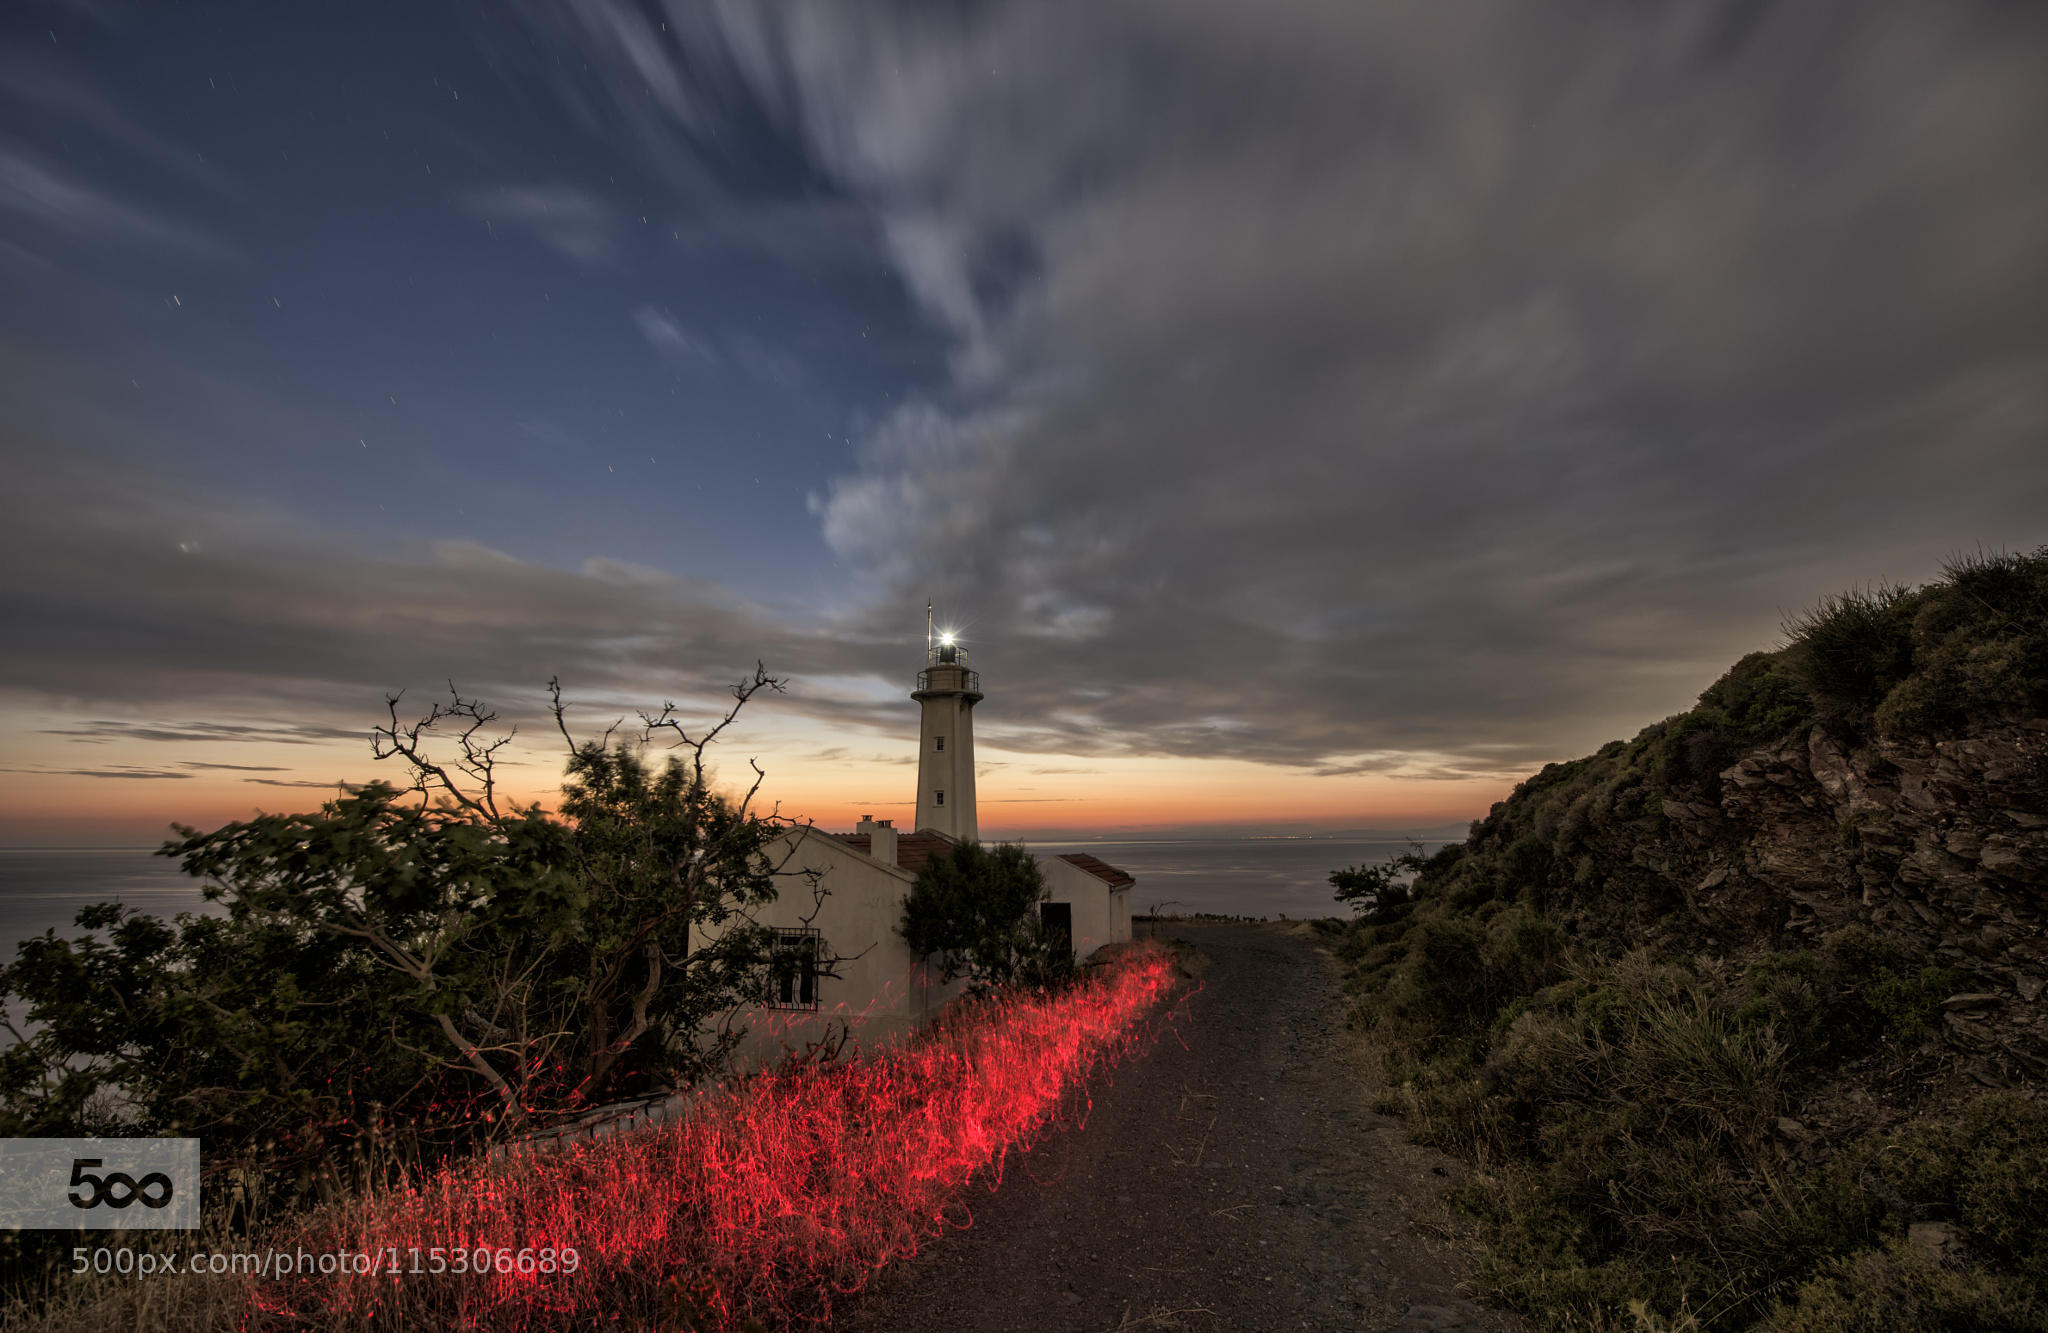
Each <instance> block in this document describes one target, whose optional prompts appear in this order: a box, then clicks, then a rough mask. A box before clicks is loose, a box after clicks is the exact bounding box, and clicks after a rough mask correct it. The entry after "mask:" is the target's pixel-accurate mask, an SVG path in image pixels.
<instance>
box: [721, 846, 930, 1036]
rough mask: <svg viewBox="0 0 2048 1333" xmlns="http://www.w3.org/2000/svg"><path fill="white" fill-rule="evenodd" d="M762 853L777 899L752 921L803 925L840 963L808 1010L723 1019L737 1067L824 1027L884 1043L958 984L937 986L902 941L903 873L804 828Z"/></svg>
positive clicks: (768, 1010)
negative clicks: (736, 1031)
mask: <svg viewBox="0 0 2048 1333" xmlns="http://www.w3.org/2000/svg"><path fill="white" fill-rule="evenodd" d="M768 855H769V858H770V861H771V863H774V864H778V865H780V867H781V873H780V874H779V875H778V876H777V879H776V889H777V897H776V900H775V901H774V902H773V903H770V904H768V905H766V906H764V907H761V908H758V909H756V910H755V912H754V914H753V919H754V921H755V922H756V923H757V924H759V925H763V926H774V927H781V928H785V929H795V928H797V927H799V926H803V925H806V924H808V925H809V926H810V927H812V928H813V929H815V930H817V931H818V933H819V936H820V939H821V941H822V947H823V949H824V951H825V952H826V953H827V954H829V955H837V956H838V957H839V959H840V960H841V961H840V962H839V963H838V965H837V971H838V973H839V975H838V976H836V977H820V978H819V980H818V1005H817V1008H816V1009H815V1010H793V1009H779V1008H774V1007H770V1006H765V1005H764V1006H748V1007H745V1008H742V1009H739V1010H736V1011H734V1012H733V1013H732V1014H731V1015H730V1016H729V1019H728V1020H727V1021H728V1022H729V1023H730V1024H731V1025H732V1026H734V1027H742V1028H745V1029H746V1030H747V1035H746V1037H745V1038H744V1039H743V1040H742V1042H741V1044H740V1046H739V1048H738V1050H737V1051H736V1059H737V1062H738V1063H739V1064H741V1065H742V1066H754V1065H758V1064H761V1063H764V1062H769V1061H773V1060H775V1059H777V1058H779V1057H780V1056H781V1055H782V1054H783V1052H784V1051H785V1049H790V1050H801V1049H802V1048H804V1047H805V1046H807V1045H810V1044H811V1043H813V1042H815V1041H819V1040H821V1039H823V1038H825V1037H826V1036H828V1035H829V1034H831V1033H834V1032H849V1033H851V1035H852V1037H853V1039H854V1040H855V1041H856V1042H857V1043H858V1044H860V1045H862V1046H874V1045H883V1044H887V1043H889V1042H891V1041H895V1040H898V1039H900V1038H901V1037H903V1036H904V1035H906V1034H907V1033H909V1032H913V1031H915V1030H916V1029H917V1028H919V1027H921V1026H923V1025H924V1024H925V1023H926V1022H928V1021H929V1020H930V1019H931V1018H932V1016H933V1015H935V1014H937V1013H938V1011H939V1010H940V1009H942V1008H944V1007H945V1005H946V1003H947V1002H948V1001H949V1000H951V999H952V998H953V997H954V996H955V995H957V994H959V993H960V991H961V990H962V988H963V987H962V984H961V983H959V982H954V983H952V984H950V985H942V984H940V983H939V982H938V980H937V977H936V976H935V975H934V974H933V973H932V972H931V971H930V969H928V968H926V967H925V965H924V963H923V962H922V961H921V960H919V959H917V958H914V957H912V956H911V952H910V946H909V945H907V944H905V943H904V942H903V935H902V932H901V931H900V930H899V929H898V927H899V926H900V925H901V924H902V921H903V899H904V895H906V894H907V893H909V891H910V886H911V885H912V884H913V883H914V882H915V881H916V877H915V876H914V875H912V874H910V872H908V871H906V870H903V869H900V868H899V867H897V866H894V865H885V864H883V863H882V862H879V861H876V860H874V859H872V858H871V857H869V856H867V855H866V854H865V853H862V852H860V851H857V850H855V849H854V848H852V847H849V846H847V845H846V844H845V843H843V842H841V841H839V840H838V839H837V838H833V837H830V836H828V835H826V834H823V833H819V832H816V831H814V830H810V829H799V830H797V831H795V832H793V833H790V834H786V835H784V836H783V837H782V838H779V839H777V840H776V841H775V842H774V843H773V844H771V845H770V847H769V848H768ZM806 870H815V871H820V872H822V874H821V875H820V877H819V880H818V887H819V888H820V889H823V890H825V891H826V892H825V893H824V895H823V897H822V899H815V900H814V894H813V891H812V888H811V885H810V883H809V881H808V880H807V879H806V878H805V876H804V874H803V873H802V872H804V871H806ZM806 917H809V918H811V919H810V920H809V922H808V923H807V922H806V921H805V918H806Z"/></svg>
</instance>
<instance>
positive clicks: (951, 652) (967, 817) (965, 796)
mask: <svg viewBox="0 0 2048 1333" xmlns="http://www.w3.org/2000/svg"><path fill="white" fill-rule="evenodd" d="M924 624H925V650H924V658H925V667H924V670H922V671H920V672H918V673H917V688H916V689H915V690H913V691H911V694H910V697H911V698H913V699H915V700H917V702H918V703H919V705H921V706H922V707H923V709H924V723H923V726H922V727H921V728H920V729H919V731H920V734H919V736H918V741H917V831H918V832H920V833H924V832H933V833H943V834H945V835H946V836H947V837H949V838H952V839H954V840H955V841H957V842H977V841H979V840H980V836H981V835H980V833H979V832H978V831H977V829H976V827H975V822H974V706H975V705H976V704H978V703H980V702H981V675H980V673H978V672H974V671H969V670H968V669H967V650H966V649H965V648H963V647H961V646H960V645H959V644H957V643H955V642H954V641H953V636H952V634H951V633H943V634H934V633H933V631H932V608H931V605H930V604H929V603H927V604H926V605H925V608H924Z"/></svg>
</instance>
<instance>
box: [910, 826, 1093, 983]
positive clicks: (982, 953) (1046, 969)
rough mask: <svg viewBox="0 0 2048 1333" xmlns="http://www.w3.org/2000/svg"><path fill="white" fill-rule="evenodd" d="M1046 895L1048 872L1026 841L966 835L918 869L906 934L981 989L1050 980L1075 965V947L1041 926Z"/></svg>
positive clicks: (947, 971)
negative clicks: (989, 843)
mask: <svg viewBox="0 0 2048 1333" xmlns="http://www.w3.org/2000/svg"><path fill="white" fill-rule="evenodd" d="M1044 897H1045V877H1044V876H1043V875H1041V874H1040V873H1039V870H1038V863H1037V862H1035V861H1033V860H1032V859H1031V854H1030V853H1029V852H1027V851H1025V850H1024V848H1023V847H1021V846H1019V845H1017V844H1015V843H1003V844H1002V845H1000V846H997V847H993V848H989V847H983V846H982V845H981V844H980V843H978V842H965V843H961V844H960V845H959V846H957V847H955V848H953V849H952V851H950V852H948V853H946V854H945V855H943V856H934V857H932V858H931V859H930V860H928V861H926V862H925V863H924V867H923V868H922V869H921V870H919V871H918V872H917V882H916V883H915V884H913V885H911V887H910V892H909V893H908V894H907V895H905V897H904V899H903V924H902V930H903V938H904V940H905V942H907V943H908V944H909V945H910V949H911V952H912V953H915V954H919V955H927V956H929V955H936V956H937V957H938V959H939V963H940V967H941V969H942V973H943V975H944V977H945V979H946V980H948V981H952V980H953V979H955V978H956V977H963V976H964V977H967V978H968V979H969V980H970V981H971V982H972V983H973V985H974V987H975V988H976V989H977V990H987V989H990V988H992V987H995V986H1002V985H1007V984H1009V983H1011V982H1014V981H1023V982H1025V983H1026V984H1045V983H1047V982H1050V981H1052V980H1055V979H1057V978H1059V977H1063V976H1065V975H1068V974H1070V973H1071V971H1072V963H1073V955H1072V953H1071V951H1070V950H1069V949H1067V948H1065V947H1063V946H1062V945H1061V944H1060V943H1059V942H1058V941H1055V940H1052V939H1049V938H1048V937H1047V936H1046V935H1045V934H1044V932H1043V931H1042V929H1041V928H1040V925H1039V919H1038V912H1037V909H1038V904H1039V901H1040V900H1041V899H1043V898H1044ZM1060 954H1064V955H1065V958H1064V960H1062V959H1061V958H1060V957H1058V956H1057V955H1060Z"/></svg>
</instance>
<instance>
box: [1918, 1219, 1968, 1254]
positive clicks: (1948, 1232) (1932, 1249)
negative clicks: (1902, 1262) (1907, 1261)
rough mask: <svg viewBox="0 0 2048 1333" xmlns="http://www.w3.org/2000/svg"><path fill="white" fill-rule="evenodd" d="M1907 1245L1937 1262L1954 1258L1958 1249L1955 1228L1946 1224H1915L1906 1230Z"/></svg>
mask: <svg viewBox="0 0 2048 1333" xmlns="http://www.w3.org/2000/svg"><path fill="white" fill-rule="evenodd" d="M1906 1243H1907V1244H1909V1245H1911V1246H1912V1247H1913V1248H1914V1249H1916V1250H1919V1251H1921V1252H1922V1253H1923V1254H1925V1255H1926V1256H1927V1257H1928V1258H1930V1259H1935V1260H1941V1259H1945V1258H1952V1257H1954V1254H1955V1251H1956V1248H1957V1246H1956V1233H1955V1228H1954V1227H1951V1226H1950V1225H1949V1224H1948V1223H1946V1222H1915V1223H1914V1224H1913V1225H1912V1226H1910V1227H1907V1228H1906Z"/></svg>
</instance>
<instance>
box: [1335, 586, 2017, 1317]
mask: <svg viewBox="0 0 2048 1333" xmlns="http://www.w3.org/2000/svg"><path fill="white" fill-rule="evenodd" d="M1787 629H1788V639H1787V642H1786V644H1785V646H1783V647H1781V648H1779V649H1777V650H1775V651H1771V652H1758V653H1752V654H1750V655H1749V656H1747V657H1745V658H1743V659H1742V660H1741V661H1739V662H1737V663H1736V664H1735V666H1734V667H1733V668H1732V669H1731V670H1730V671H1729V672H1728V673H1727V674H1726V675H1724V676H1723V677H1722V678H1721V679H1720V680H1718V681H1716V682H1715V683H1714V684H1713V685H1712V686H1711V687H1709V688H1708V689H1707V690H1706V692H1705V693H1703V694H1702V695H1701V696H1700V700H1699V703H1698V705H1697V706H1696V707H1694V708H1692V709H1690V710H1688V711H1687V712H1684V713H1681V714H1679V715H1677V716H1675V717H1671V718H1667V719H1665V720H1664V721H1662V722H1659V723H1656V724H1654V725H1652V726H1650V727H1647V728H1645V729H1644V730H1643V731H1642V732H1641V733H1640V734H1638V735H1637V736H1636V737H1635V738H1634V739H1633V740H1628V741H1614V742H1611V743H1609V744H1608V745H1606V746H1603V747H1602V748H1601V749H1600V750H1599V751H1598V752H1597V753H1595V754H1592V755H1589V756H1587V757H1586V758H1584V759H1579V760H1575V761H1573V762H1571V763H1565V764H1553V765H1550V766H1549V767H1546V768H1545V769H1543V771H1541V772H1540V773H1537V774H1535V775H1534V776H1532V777H1530V778H1529V779H1528V780H1527V781H1525V782H1523V783H1522V784H1521V785H1520V786H1518V787H1517V788H1516V789H1515V791H1514V792H1513V794H1512V795H1510V796H1509V798H1508V799H1507V800H1505V801H1503V802H1501V803H1500V804H1499V805H1496V806H1495V807H1494V808H1493V810H1492V812H1491V813H1489V814H1488V816H1487V817H1486V818H1485V819H1483V820H1481V821H1479V822H1478V823H1476V824H1475V825H1474V826H1473V829H1472V835H1471V837H1470V838H1469V839H1468V840H1467V841H1466V842H1465V843H1463V844H1461V845H1454V846H1450V847H1446V848H1444V849H1443V850H1442V851H1440V852H1438V853H1437V854H1436V855H1435V856H1433V857H1430V858H1429V859H1428V860H1427V861H1421V860H1418V859H1416V858H1408V863H1409V866H1410V868H1412V869H1414V870H1416V871H1417V874H1416V876H1415V882H1414V885H1413V887H1412V889H1411V890H1410V891H1407V892H1403V891H1402V890H1400V889H1399V888H1398V887H1395V886H1394V885H1392V884H1391V883H1390V882H1389V877H1388V874H1387V872H1386V871H1385V870H1384V869H1380V870H1374V869H1373V868H1364V867H1362V868H1359V869H1356V870H1349V871H1342V872H1339V873H1338V874H1337V875H1334V876H1333V877H1332V882H1333V884H1335V885H1336V886H1337V887H1338V889H1339V893H1340V897H1342V898H1343V899H1344V900H1346V901H1350V902H1352V903H1353V905H1354V906H1355V907H1357V908H1359V909H1361V910H1360V911H1359V914H1358V916H1357V918H1356V919H1355V920H1354V921H1353V922H1352V923H1351V924H1350V925H1349V926H1348V927H1347V928H1346V929H1344V930H1343V931H1342V932H1341V933H1340V934H1339V938H1338V943H1339V948H1340V950H1341V952H1342V953H1343V954H1344V956H1345V957H1346V958H1347V959H1348V960H1349V962H1350V964H1351V969H1352V977H1353V982H1352V985H1353V991H1354V994H1355V996H1356V1008H1355V1010H1354V1015H1353V1017H1354V1021H1355V1022H1356V1023H1357V1025H1358V1026H1359V1027H1361V1028H1362V1029H1364V1030H1365V1031H1366V1032H1367V1033H1368V1034H1369V1037H1370V1038H1371V1041H1372V1044H1373V1045H1374V1047H1375V1048H1376V1049H1377V1050H1379V1051H1380V1053H1381V1055H1382V1057H1383V1059H1384V1063H1385V1068H1386V1074H1387V1078H1386V1091H1385V1093H1384V1094H1383V1096H1382V1098H1381V1104H1382V1109H1385V1110H1392V1111H1398V1112H1400V1113H1402V1114H1404V1115H1406V1116H1407V1117H1408V1119H1409V1124H1410V1127H1411V1131H1412V1132H1413V1133H1414V1134H1415V1135H1416V1137H1418V1138H1420V1139H1422V1140H1423V1141H1425V1142H1428V1143H1431V1144H1434V1145H1436V1146H1439V1147H1442V1148H1445V1149H1447V1150H1449V1151H1451V1152H1454V1153H1457V1154H1459V1155H1461V1156H1463V1157H1465V1158H1467V1159H1468V1160H1469V1161H1470V1162H1471V1163H1472V1165H1473V1167H1474V1171H1473V1173H1472V1175H1471V1177H1470V1184H1469V1188H1463V1189H1462V1194H1461V1198H1462V1200H1463V1205H1464V1207H1465V1209H1466V1212H1467V1215H1468V1217H1469V1218H1470V1220H1471V1222H1472V1224H1473V1228H1474V1235H1475V1237H1476V1238H1477V1240H1478V1242H1479V1244H1480V1246H1481V1250H1482V1271H1483V1273H1484V1274H1485V1275H1486V1280H1487V1281H1488V1282H1489V1283H1490V1284H1491V1290H1492V1294H1493V1296H1494V1297H1495V1298H1497V1299H1499V1300H1501V1301H1503V1302H1505V1303H1507V1304H1510V1305H1512V1306H1514V1307H1516V1308H1518V1309H1521V1310H1523V1311H1525V1312H1527V1313H1529V1314H1531V1315H1532V1316H1534V1317H1535V1318H1536V1319H1537V1321H1538V1322H1540V1323H1543V1324H1544V1325H1546V1326H1554V1327H1579V1328H1592V1329H1624V1328H1626V1329H1644V1328H1656V1329H1666V1328H1668V1329H1673V1330H1678V1329H1690V1330H1696V1331H1697V1330H1722V1329H1728V1330H1734V1329H1745V1330H1746V1329H1752V1328H1765V1329H1770V1330H1774V1331H1775V1333H1837V1331H1840V1333H1846V1331H1847V1330H1850V1329H1857V1330H1899V1333H1904V1330H1909V1329H1912V1330H1918V1329H1927V1328H1943V1329H1958V1330H1961V1329H1970V1330H1990V1329H2015V1330H2030V1331H2032V1333H2048V1105H2044V1098H2043V1092H2044V1085H2048V1078H2044V1076H2048V929H2044V927H2048V548H2044V549H2042V550H2041V551H2039V552H2037V553H2035V554H2033V555H2029V556H1999V557H1979V558H1974V559H1965V560H1960V561H1957V562H1955V563H1954V564H1952V565H1951V566H1950V567H1949V568H1948V569H1947V571H1946V572H1945V577H1943V578H1942V579H1941V580H1939V581H1938V582H1936V583H1933V584H1931V585H1929V586H1927V587H1923V588H1919V589H1915V590H1911V591H1908V590H1904V589H1898V588H1882V587H1881V588H1876V589H1872V590H1868V591H1863V592H1857V593H1851V594H1847V595H1843V596H1838V597H1832V598H1828V599H1826V600H1825V601H1823V602H1822V603H1821V604H1820V605H1819V606H1817V607H1816V608H1815V609H1814V610H1812V611H1811V612H1809V613H1807V614H1806V615H1804V616H1802V617H1800V618H1799V619H1798V620H1797V621H1796V622H1794V623H1793V624H1791V625H1788V627H1787Z"/></svg>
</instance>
